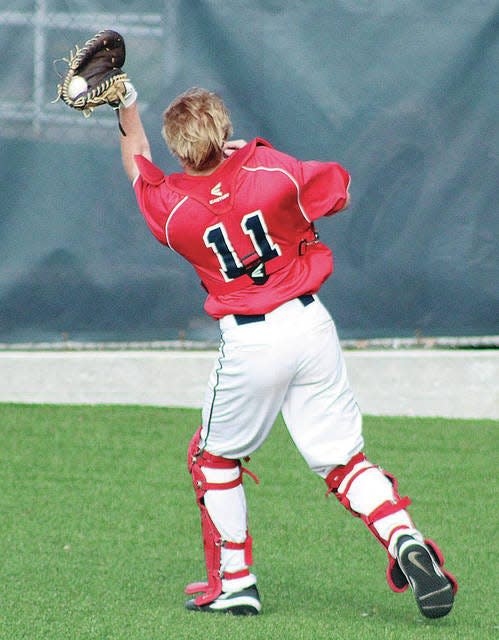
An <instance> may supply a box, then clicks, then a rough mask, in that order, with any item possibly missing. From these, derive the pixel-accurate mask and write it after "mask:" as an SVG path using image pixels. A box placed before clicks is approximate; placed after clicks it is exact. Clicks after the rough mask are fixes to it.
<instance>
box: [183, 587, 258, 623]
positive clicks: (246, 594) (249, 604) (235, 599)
mask: <svg viewBox="0 0 499 640" xmlns="http://www.w3.org/2000/svg"><path fill="white" fill-rule="evenodd" d="M185 607H186V609H188V610H189V611H203V612H205V613H230V614H232V615H233V616H256V615H257V614H258V613H260V611H261V608H262V603H261V602H260V595H259V593H258V589H257V588H256V585H253V586H251V587H248V588H247V589H242V590H241V591H235V592H234V593H221V594H220V595H219V596H218V598H216V599H215V600H213V602H209V603H208V604H203V605H197V604H196V603H195V601H194V598H193V599H191V600H187V602H186V603H185Z"/></svg>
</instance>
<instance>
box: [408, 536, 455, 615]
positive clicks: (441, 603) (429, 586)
mask: <svg viewBox="0 0 499 640" xmlns="http://www.w3.org/2000/svg"><path fill="white" fill-rule="evenodd" d="M397 557H398V564H399V566H400V568H401V569H402V571H403V572H404V575H405V577H406V578H407V581H408V583H409V585H410V587H411V589H412V590H413V592H414V596H415V597H416V602H417V604H418V607H419V610H420V611H421V613H422V614H423V615H424V616H425V617H426V618H441V617H443V616H446V615H447V614H448V613H449V612H450V610H451V609H452V605H453V603H454V590H453V585H452V583H451V581H450V580H449V579H448V578H447V576H445V575H444V573H443V572H442V570H441V568H440V567H439V565H438V564H437V562H436V559H435V558H434V557H433V555H432V553H431V552H430V550H429V548H428V547H427V546H426V545H425V544H423V543H422V542H418V541H417V540H415V539H414V538H412V537H411V536H401V538H400V540H399V542H398V545H397Z"/></svg>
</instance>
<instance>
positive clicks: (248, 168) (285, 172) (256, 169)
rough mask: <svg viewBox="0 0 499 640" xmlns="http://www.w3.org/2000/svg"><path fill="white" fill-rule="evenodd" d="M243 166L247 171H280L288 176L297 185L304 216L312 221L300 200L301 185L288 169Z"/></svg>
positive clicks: (308, 220) (299, 204)
mask: <svg viewBox="0 0 499 640" xmlns="http://www.w3.org/2000/svg"><path fill="white" fill-rule="evenodd" d="M242 168H243V169H246V171H279V172H280V173H284V175H285V176H287V177H288V178H289V179H290V180H291V182H292V183H293V184H294V185H295V187H296V201H297V202H298V206H299V208H300V211H301V214H302V216H303V217H304V218H305V220H306V221H307V222H312V221H311V220H310V218H309V217H308V216H307V213H306V211H305V209H304V207H303V205H302V203H301V200H300V185H299V184H298V182H297V181H296V180H295V179H294V177H293V176H292V175H291V174H290V173H288V172H287V171H286V169H283V168H282V167H246V166H245V165H243V166H242Z"/></svg>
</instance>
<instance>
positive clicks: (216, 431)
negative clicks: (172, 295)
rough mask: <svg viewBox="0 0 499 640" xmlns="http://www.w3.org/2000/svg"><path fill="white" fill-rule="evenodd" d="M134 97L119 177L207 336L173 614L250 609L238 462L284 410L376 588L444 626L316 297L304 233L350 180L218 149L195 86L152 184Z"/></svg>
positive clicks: (424, 549)
mask: <svg viewBox="0 0 499 640" xmlns="http://www.w3.org/2000/svg"><path fill="white" fill-rule="evenodd" d="M136 97H137V94H136V91H135V89H134V87H133V85H132V84H131V83H129V82H127V93H126V96H125V99H124V100H123V104H122V105H121V107H120V122H121V126H122V129H123V132H126V135H123V133H122V134H121V135H120V141H121V151H122V160H123V165H124V168H125V171H126V173H127V174H128V177H129V178H130V180H131V181H132V184H133V188H134V190H135V195H136V197H137V202H138V205H139V207H140V210H141V211H142V214H143V216H144V218H145V221H146V222H147V224H148V226H149V228H150V230H151V231H152V233H153V234H154V236H155V237H156V238H157V239H158V240H159V242H161V243H162V244H163V245H165V247H167V248H169V249H171V250H172V251H174V252H176V253H178V254H179V255H180V256H182V257H183V258H185V259H186V260H187V261H188V262H190V263H191V265H192V266H193V267H194V269H195V270H196V272H197V274H198V275H199V278H200V280H201V283H202V285H203V287H204V288H205V290H206V292H207V297H206V303H205V311H206V313H207V314H208V315H210V316H211V317H212V318H214V319H215V320H217V321H218V323H219V325H220V334H221V338H220V349H219V353H218V357H217V359H216V362H215V364H214V367H213V371H212V373H211V376H210V379H209V382H208V388H207V391H206V396H205V399H204V406H203V410H202V423H201V427H200V428H199V429H198V431H197V432H196V433H195V435H194V437H193V439H192V441H191V443H190V445H189V450H188V468H189V472H190V474H191V475H192V481H193V486H194V491H195V495H196V498H197V504H198V506H199V509H200V512H201V527H202V535H203V543H204V552H205V559H206V572H207V580H206V581H205V582H200V583H193V584H190V585H188V586H187V588H186V592H187V593H188V594H190V595H191V596H193V597H192V598H190V599H189V600H187V602H186V607H187V609H189V610H192V611H202V612H230V613H232V614H239V615H251V614H257V613H259V612H260V610H261V601H260V597H259V592H258V589H257V578H256V576H255V574H254V573H253V572H252V570H251V565H252V560H251V536H250V534H249V532H248V524H247V509H246V500H245V494H244V489H243V484H242V481H243V474H244V473H245V472H247V469H245V467H244V466H243V462H244V460H245V459H246V458H247V457H248V456H250V455H251V454H252V453H253V452H254V451H255V450H256V449H258V447H260V445H261V444H262V443H263V442H264V441H265V439H266V437H267V436H268V435H269V432H270V429H271V428H272V425H273V424H274V421H275V419H276V417H277V415H278V413H279V412H280V411H282V415H283V418H284V421H285V423H286V426H287V428H288V430H289V433H290V434H291V437H292V438H293V441H294V443H295V444H296V446H297V448H298V450H299V451H300V453H301V455H302V456H303V458H304V459H305V461H306V462H307V464H308V466H309V467H310V469H311V470H312V471H314V472H315V473H316V474H317V475H319V476H320V477H321V478H323V479H324V481H325V483H326V485H327V487H328V492H329V493H332V494H333V495H334V496H336V498H337V499H338V500H339V501H340V502H341V504H342V505H343V506H344V507H345V508H346V509H347V510H348V511H350V512H351V513H352V514H353V515H354V516H357V517H360V518H361V519H362V520H363V521H364V523H365V524H366V526H367V527H368V528H369V530H370V531H371V533H372V534H373V535H374V537H375V538H377V540H378V541H379V542H380V543H381V544H382V545H383V547H384V548H385V549H386V551H387V554H388V569H387V580H388V583H389V585H390V587H391V588H392V589H393V590H394V591H399V592H401V591H405V590H406V589H407V587H408V586H410V588H411V589H412V591H413V592H414V595H415V598H416V602H417V604H418V606H419V609H420V611H421V613H422V614H423V615H424V616H426V617H429V618H438V617H441V616H445V615H446V614H448V613H449V611H450V610H451V608H452V605H453V601H454V594H455V592H456V590H457V583H456V581H455V579H454V578H453V576H452V575H451V574H450V573H449V572H448V571H447V570H446V569H445V568H444V566H443V564H444V561H443V557H442V554H441V552H440V550H439V548H438V547H437V545H436V544H435V543H434V542H432V541H430V540H425V538H424V537H423V535H422V534H421V533H420V532H419V531H418V529H417V528H416V527H415V525H414V523H413V521H412V520H411V518H410V516H409V514H408V512H407V510H406V508H407V506H408V505H409V504H410V500H409V498H408V497H401V496H400V495H399V493H398V491H397V482H396V480H395V478H394V477H393V476H392V475H390V474H389V473H388V472H387V471H385V470H384V469H383V468H381V467H379V466H377V465H375V464H373V463H372V462H371V461H370V460H368V459H367V458H366V456H365V455H364V453H363V448H364V440H363V436H362V418H361V413H360V411H359V408H358V406H357V403H356V401H355V398H354V395H353V393H352V390H351V388H350V385H349V382H348V378H347V373H346V370H345V363H344V360H343V356H342V352H341V349H340V345H339V341H338V337H337V334H336V329H335V325H334V322H333V320H332V318H331V316H330V314H329V313H328V311H327V310H326V308H325V307H324V306H323V304H322V303H321V301H320V299H319V296H318V292H319V290H320V287H321V285H322V284H323V282H324V281H325V280H326V279H327V278H328V277H329V276H330V275H331V273H332V269H333V266H332V264H333V263H332V254H331V251H330V249H329V248H328V247H327V246H325V245H324V244H323V243H321V242H320V241H319V238H318V235H317V233H316V231H315V229H314V221H315V220H317V219H318V218H321V217H323V216H332V215H333V214H336V213H338V212H340V211H342V210H344V209H346V208H347V207H348V204H349V201H350V195H349V186H350V176H349V174H348V172H347V171H346V170H345V169H344V168H343V167H342V166H340V165H339V164H337V163H335V162H315V161H307V162H303V161H300V160H298V159H296V158H294V157H292V156H290V155H287V154H285V153H282V152H281V151H278V150H277V149H274V148H273V147H272V145H271V144H269V142H267V141H265V140H262V139H260V138H256V139H254V140H252V141H251V142H249V143H245V142H244V141H233V142H229V138H230V136H231V135H232V124H231V120H230V117H229V113H228V111H227V108H226V106H225V104H224V102H223V101H222V99H221V98H220V97H219V96H217V95H216V94H214V93H212V92H210V91H206V90H204V89H198V88H194V89H191V90H189V91H187V92H185V93H183V94H182V95H180V96H178V97H177V98H176V99H175V100H174V101H173V102H172V103H171V104H170V105H169V107H168V108H167V109H166V111H165V112H164V115H163V127H162V135H163V137H164V140H165V142H166V144H167V146H168V148H169V149H170V151H171V153H172V154H173V155H174V156H175V157H176V158H177V159H178V161H179V163H180V166H181V168H182V171H181V172H179V173H174V174H172V175H165V174H164V173H163V171H162V170H161V169H160V168H158V167H157V166H156V165H154V164H153V163H152V160H151V152H150V147H149V143H148V139H147V136H146V134H145V132H144V129H143V126H142V123H141V119H140V116H139V111H138V108H137V102H136ZM248 473H249V472H248ZM250 475H252V474H250Z"/></svg>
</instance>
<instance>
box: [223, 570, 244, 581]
mask: <svg viewBox="0 0 499 640" xmlns="http://www.w3.org/2000/svg"><path fill="white" fill-rule="evenodd" d="M249 574H250V572H249V569H241V571H233V572H229V571H225V573H224V580H237V579H238V578H246V577H247V576H249Z"/></svg>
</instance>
